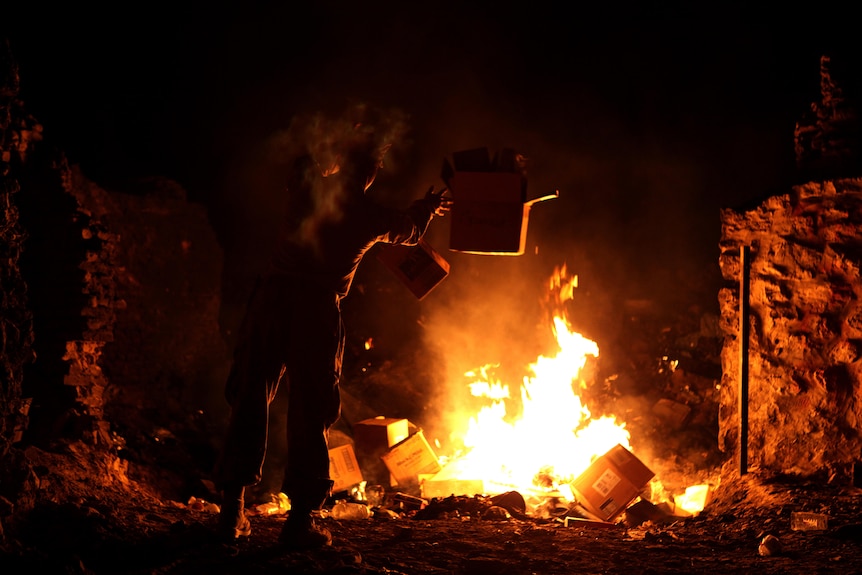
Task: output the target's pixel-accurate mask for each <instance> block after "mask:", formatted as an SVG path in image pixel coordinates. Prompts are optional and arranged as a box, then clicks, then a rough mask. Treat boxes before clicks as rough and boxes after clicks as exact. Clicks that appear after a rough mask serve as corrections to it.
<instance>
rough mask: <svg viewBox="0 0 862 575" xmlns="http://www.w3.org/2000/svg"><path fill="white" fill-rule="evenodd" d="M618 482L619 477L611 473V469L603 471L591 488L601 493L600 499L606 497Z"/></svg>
mask: <svg viewBox="0 0 862 575" xmlns="http://www.w3.org/2000/svg"><path fill="white" fill-rule="evenodd" d="M619 482H620V476H619V475H617V474H616V473H614V472H613V470H612V469H610V468H608V469H605V472H604V473H602V474H601V475H600V476H599V478H598V479H596V482H595V483H593V485H592V487H593V489H595V490H596V492H597V493H601V494H602V497H607V496H608V493H610V492H611V490H612V489H613V488H614V487H616V486H617V484H618V483H619Z"/></svg>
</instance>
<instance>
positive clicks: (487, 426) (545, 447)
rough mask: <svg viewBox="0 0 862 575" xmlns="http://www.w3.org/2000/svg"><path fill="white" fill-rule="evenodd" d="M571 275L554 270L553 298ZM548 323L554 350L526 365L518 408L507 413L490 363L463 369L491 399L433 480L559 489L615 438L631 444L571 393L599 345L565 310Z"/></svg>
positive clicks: (493, 489)
mask: <svg viewBox="0 0 862 575" xmlns="http://www.w3.org/2000/svg"><path fill="white" fill-rule="evenodd" d="M576 282H577V278H574V279H568V280H567V279H566V278H565V268H562V270H558V274H557V276H556V277H555V278H554V279H553V280H552V281H551V286H550V287H551V289H552V290H553V291H554V292H555V294H554V295H555V298H554V299H555V303H561V302H563V301H566V300H567V299H571V297H572V290H573V288H574V286H575V285H576ZM553 323H554V325H553V330H554V334H555V336H556V340H557V344H558V346H559V349H558V351H557V353H556V355H553V356H548V357H546V356H539V358H538V359H537V360H536V362H535V363H533V364H531V365H530V366H529V367H528V372H529V373H528V375H525V376H524V378H523V382H522V383H521V386H520V400H521V409H520V412H519V413H517V414H510V413H508V411H507V404H506V402H505V401H504V400H505V399H507V398H509V397H510V393H509V390H510V388H509V386H508V385H506V384H504V383H502V382H500V381H497V380H495V379H494V378H493V373H494V370H493V367H495V366H485V367H483V368H480V369H476V370H473V371H470V372H468V373H467V374H466V376H467V377H469V378H470V380H471V381H470V383H469V386H470V390H471V392H472V393H473V395H475V396H479V397H486V398H488V399H489V400H491V404H490V405H488V406H486V407H483V408H482V409H481V410H480V411H479V413H478V414H476V415H475V416H473V417H471V418H470V421H469V426H468V428H467V430H466V432H465V434H464V437H463V438H462V441H463V444H464V446H465V447H466V449H467V452H466V453H465V454H464V455H463V456H461V457H460V458H458V459H457V460H455V461H453V462H451V463H449V464H448V465H447V468H446V469H444V470H443V472H441V474H440V475H439V476H438V478H435V479H439V478H441V477H442V478H446V477H448V478H458V479H464V480H475V479H480V480H482V483H483V486H484V491H485V493H488V494H495V493H502V492H505V491H508V490H518V491H521V492H523V493H536V492H555V493H558V494H561V495H563V496H565V495H566V494H570V489H569V488H568V484H569V483H570V482H571V481H572V480H574V479H575V478H576V477H577V476H578V475H580V474H581V473H582V472H583V471H584V470H586V468H587V467H589V466H590V464H591V463H592V462H593V460H594V459H595V458H596V457H598V456H600V455H602V454H604V453H606V452H607V451H608V450H609V449H611V448H612V447H614V446H615V445H617V444H622V445H623V446H625V447H627V448H628V447H629V433H628V431H627V430H626V429H625V425H624V424H621V423H618V422H617V421H616V420H615V418H613V417H600V418H592V417H591V414H590V410H589V409H588V408H587V406H586V405H584V404H583V403H582V402H581V398H580V396H579V395H578V394H577V393H576V390H577V389H580V388H581V387H582V386H583V387H585V386H586V382H584V381H583V380H582V379H581V370H582V369H583V367H584V365H585V364H586V361H587V358H588V356H593V357H598V355H599V349H598V346H597V345H596V343H595V342H593V341H591V340H589V339H587V338H585V337H583V336H582V335H580V334H578V333H574V332H572V331H571V329H570V326H569V323H568V321H567V320H566V319H565V317H563V316H556V317H554V322H553ZM515 416H517V417H515Z"/></svg>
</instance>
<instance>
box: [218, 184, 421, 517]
mask: <svg viewBox="0 0 862 575" xmlns="http://www.w3.org/2000/svg"><path fill="white" fill-rule="evenodd" d="M341 185H342V182H339V180H337V179H335V178H331V179H330V178H326V179H324V180H322V181H318V182H317V183H316V185H315V191H316V192H318V193H317V194H316V195H314V196H313V197H311V199H312V200H315V201H316V206H314V208H313V209H309V210H306V211H305V213H303V214H302V216H303V217H297V215H296V213H295V212H294V213H288V216H287V218H286V219H285V223H284V225H283V228H282V230H280V236H279V241H278V245H277V246H276V249H275V252H274V255H273V258H272V262H271V265H270V268H269V270H268V271H267V272H266V273H264V274H263V275H262V276H261V277H260V278H258V280H257V283H256V285H255V288H254V290H253V293H252V295H251V298H250V300H249V302H248V308H247V310H246V316H245V318H244V320H243V323H242V326H241V328H240V332H239V339H238V343H237V347H236V350H235V352H234V364H233V367H232V370H231V374H230V377H229V379H228V382H227V385H226V389H225V393H226V397H227V400H228V402H229V403H230V405H231V408H232V409H231V418H230V423H229V427H228V435H227V438H226V441H225V446H224V451H223V454H222V459H221V460H220V462H219V466H218V468H217V470H216V471H217V480H219V481H220V482H221V483H222V484H223V485H224V484H233V485H236V484H241V485H253V484H256V483H258V482H259V481H260V480H261V473H262V466H263V460H264V456H265V454H266V444H267V431H268V418H269V406H270V404H271V403H272V401H273V400H274V398H275V395H276V391H277V390H278V387H279V385H288V386H289V388H288V399H287V406H288V407H287V409H288V414H287V464H286V467H285V478H284V492H285V493H286V494H287V496H288V497H289V498H290V500H291V506H292V508H295V509H301V510H311V509H316V508H318V507H319V506H320V504H322V503H323V501H324V500H325V498H326V496H327V495H328V492H329V489H330V488H331V485H332V483H331V481H330V479H329V453H328V449H327V443H326V435H327V432H328V430H329V428H330V427H331V426H332V424H333V423H335V421H336V420H337V419H338V416H339V414H340V409H341V405H340V396H339V390H338V382H339V379H340V377H341V363H342V358H343V353H344V329H343V325H342V319H341V308H340V303H341V300H342V299H343V298H344V297H345V296H346V295H347V293H348V292H349V290H350V286H351V283H352V281H353V277H354V275H355V273H356V270H357V267H358V265H359V263H360V261H361V260H362V257H363V256H364V255H365V253H366V252H367V251H368V250H369V249H370V248H371V247H372V246H373V245H374V244H375V243H377V242H388V243H400V244H406V245H414V244H416V243H417V242H418V241H419V239H420V238H421V237H422V235H424V233H425V231H426V229H427V227H428V224H429V223H430V221H431V218H432V216H433V211H434V206H433V205H431V203H430V202H428V201H427V200H424V199H423V200H417V201H416V202H414V203H413V204H412V205H411V206H410V208H408V209H407V210H405V211H400V210H394V209H389V208H385V207H382V206H380V205H377V204H375V203H373V202H371V201H370V200H368V199H367V198H366V197H365V195H364V193H362V192H364V188H363V189H359V190H356V189H353V190H345V189H344V188H342V187H340V186H341ZM308 200H309V198H306V202H305V203H306V204H308Z"/></svg>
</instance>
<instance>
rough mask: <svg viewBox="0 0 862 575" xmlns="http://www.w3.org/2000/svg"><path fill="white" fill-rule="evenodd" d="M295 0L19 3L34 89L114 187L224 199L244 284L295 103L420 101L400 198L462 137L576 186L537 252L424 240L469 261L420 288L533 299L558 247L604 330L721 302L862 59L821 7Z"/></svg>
mask: <svg viewBox="0 0 862 575" xmlns="http://www.w3.org/2000/svg"><path fill="white" fill-rule="evenodd" d="M294 4H296V3H286V2H285V3H255V2H249V3H246V4H244V5H243V7H236V6H235V7H232V8H219V7H215V6H214V5H204V4H200V5H199V6H196V7H193V8H183V7H178V6H179V4H178V5H174V6H171V7H170V8H160V7H159V4H158V3H155V4H154V3H149V4H139V5H132V6H130V5H123V6H122V7H120V6H119V5H118V6H117V7H116V8H112V9H98V10H97V9H81V8H75V9H74V11H72V9H71V8H62V9H55V11H54V12H51V13H50V14H51V16H50V17H46V13H45V12H40V10H39V9H38V7H33V6H30V7H19V8H17V9H16V10H18V13H15V14H14V16H13V17H12V18H11V20H7V22H9V21H11V22H15V23H16V24H15V25H13V26H12V27H11V31H10V32H9V37H10V38H11V42H12V46H11V47H12V51H13V55H14V56H15V57H16V58H17V60H18V62H19V66H20V76H21V89H22V92H21V96H22V98H23V100H24V102H25V104H26V106H27V107H28V109H29V110H30V112H31V113H32V114H34V115H35V116H36V117H37V118H38V119H39V120H40V121H41V122H42V123H43V124H44V126H45V133H46V136H47V137H48V138H49V139H50V140H51V141H52V142H54V143H55V144H56V145H58V146H59V147H60V148H61V149H63V150H65V152H66V154H67V156H68V157H69V159H70V161H71V162H73V163H76V164H78V165H80V166H81V168H82V170H83V171H84V173H85V175H87V176H88V177H90V178H91V179H93V180H95V181H96V182H97V183H101V184H102V185H103V186H105V187H113V188H116V189H123V187H124V185H125V183H126V182H128V181H129V180H131V179H134V178H136V177H140V176H148V175H160V176H165V177H170V178H173V179H175V180H177V181H178V182H179V183H180V184H181V185H183V187H184V188H185V189H186V190H187V192H188V197H189V198H190V199H191V200H193V201H196V202H200V203H202V204H204V205H205V206H207V208H208V209H209V211H210V216H211V220H212V222H213V226H214V227H215V229H216V232H217V235H218V237H219V239H220V241H221V242H222V244H223V247H224V249H225V253H226V278H228V279H227V280H226V283H227V284H230V283H231V281H232V280H231V278H232V277H233V281H235V282H236V283H238V284H241V283H242V282H244V281H245V280H246V279H247V277H248V276H250V275H251V274H252V273H253V270H254V268H255V265H256V264H255V262H256V258H257V256H258V255H259V254H260V253H262V251H263V250H264V249H265V245H266V239H267V237H268V236H267V233H268V232H267V231H266V230H268V229H269V228H270V226H269V224H270V223H272V217H273V216H272V212H273V210H272V206H274V205H276V204H277V202H276V200H275V199H276V198H277V197H278V193H279V191H280V186H281V181H280V179H279V174H280V172H279V168H278V166H277V165H276V164H277V162H274V161H273V159H272V157H271V156H270V155H269V154H268V153H267V142H268V141H269V140H270V139H271V138H272V137H273V136H274V135H275V134H277V133H278V132H279V131H280V130H283V129H285V128H286V127H287V126H288V125H289V123H290V120H291V118H292V117H294V115H296V114H305V113H310V112H315V111H318V110H323V111H335V110H339V109H341V108H342V107H343V106H344V105H345V104H346V103H347V102H349V101H364V102H368V103H371V104H374V105H379V106H384V107H397V108H399V109H401V110H404V111H405V112H407V113H408V114H409V115H410V117H411V126H412V132H411V134H410V140H409V141H407V142H404V145H403V146H402V147H400V148H398V147H396V148H395V149H393V152H392V161H391V162H390V163H389V164H387V167H386V169H385V170H384V173H383V174H381V176H380V179H379V182H378V188H380V189H381V192H379V193H381V194H382V196H383V197H384V198H386V199H388V200H393V199H394V198H401V199H405V200H409V199H412V198H414V197H417V196H418V195H419V194H421V193H423V192H424V190H425V189H427V187H428V186H429V185H431V184H436V185H440V184H441V183H442V182H441V180H440V177H439V172H440V167H441V164H442V161H443V159H444V158H445V157H447V156H448V155H449V154H451V153H452V152H455V151H458V150H464V149H468V148H473V147H480V146H488V147H489V148H491V149H492V150H495V149H498V148H500V147H510V148H514V149H516V150H517V151H519V152H521V153H523V154H525V155H527V156H528V157H529V158H530V160H531V164H530V172H529V188H528V194H529V195H532V196H541V195H545V194H546V193H549V192H552V191H553V190H559V193H560V197H559V198H558V199H556V200H552V201H548V202H544V203H540V204H537V205H536V206H535V207H534V208H533V210H532V213H531V215H530V222H529V236H528V241H527V253H526V254H525V255H524V256H520V257H516V258H511V257H510V258H505V257H504V258H499V257H498V258H494V257H488V256H466V255H464V254H456V253H451V252H449V251H448V249H447V236H446V226H447V225H448V224H447V222H446V221H445V220H439V221H435V223H434V224H432V231H431V232H430V233H429V239H430V241H431V243H432V245H434V246H435V247H436V248H437V249H438V251H440V252H441V253H442V254H443V255H444V257H446V258H447V259H449V260H450V263H451V264H452V270H451V272H450V277H449V278H448V279H447V280H446V282H444V284H443V285H441V287H440V288H438V290H437V291H435V292H434V293H432V295H430V296H429V297H428V298H427V299H426V300H424V302H423V305H429V306H430V305H434V304H435V303H440V304H442V307H443V308H444V309H446V310H447V311H448V312H449V313H452V312H453V311H454V313H458V314H459V317H462V318H463V317H464V316H463V314H462V313H461V312H459V311H458V310H459V309H460V307H459V306H469V309H470V310H472V311H471V312H470V313H471V314H482V313H485V310H486V309H487V308H486V306H490V305H493V306H498V307H497V309H500V308H501V307H502V308H507V309H508V308H512V307H517V306H513V305H512V302H511V301H507V298H518V299H517V301H525V300H529V301H532V300H533V299H535V296H534V294H533V290H537V289H540V288H542V286H543V285H544V278H545V277H546V276H547V275H548V274H549V273H550V272H551V270H552V269H553V267H555V266H556V265H559V264H562V263H566V264H567V265H568V266H569V268H570V271H572V272H573V273H577V274H578V275H579V283H580V289H581V290H582V292H583V293H584V294H592V297H594V298H595V301H596V305H595V306H588V307H591V309H593V311H594V312H595V313H596V314H597V315H598V316H600V317H598V318H597V319H593V320H592V323H601V322H602V321H604V319H605V318H602V317H601V316H602V314H613V313H614V312H613V311H609V310H613V309H614V307H615V306H618V305H619V304H620V302H623V301H627V300H632V299H635V300H636V299H660V300H662V301H664V302H665V303H668V304H669V305H676V300H680V301H682V300H685V299H686V298H688V297H689V295H687V294H691V293H695V294H696V295H695V296H694V297H695V298H700V302H701V303H702V304H703V305H704V307H705V309H706V310H707V311H715V312H717V309H718V306H717V299H716V291H715V290H716V289H717V285H718V283H717V282H719V278H718V255H719V251H718V240H719V235H720V221H719V213H720V210H721V209H722V208H727V207H734V208H735V207H741V206H748V205H756V203H758V202H759V201H760V200H762V199H764V198H766V197H768V196H769V195H772V194H775V193H784V192H786V191H788V186H790V185H791V184H792V183H794V182H795V180H794V178H795V177H796V176H795V173H794V156H793V129H794V123H795V122H796V121H797V120H799V119H800V118H801V116H802V114H803V113H804V112H805V111H806V110H807V109H808V107H809V105H810V104H811V103H812V102H814V101H817V100H819V97H820V93H819V80H820V79H819V59H820V56H821V55H823V54H828V55H831V56H832V57H833V60H835V62H836V66H842V67H843V70H842V73H843V74H846V75H847V76H846V77H850V78H855V77H856V76H855V75H854V73H858V71H859V70H860V68H859V67H858V66H855V63H854V62H853V61H852V60H850V59H849V58H850V55H854V57H855V52H850V51H848V47H849V46H850V45H851V44H852V42H853V36H852V35H844V34H842V33H841V32H839V31H838V28H835V27H834V26H831V25H824V23H822V22H821V23H819V24H818V25H816V26H815V25H813V24H810V23H809V22H808V21H807V20H806V18H805V17H799V18H796V23H792V22H782V24H781V26H779V22H778V19H777V17H776V20H775V23H774V24H771V25H769V26H766V25H746V24H744V23H743V22H744V21H743V20H742V19H741V18H740V17H737V15H735V14H727V15H722V14H720V13H710V14H706V12H707V11H706V9H701V10H700V13H699V14H684V13H683V14H682V15H677V14H671V12H670V10H667V11H666V13H662V12H661V11H654V12H652V13H647V12H646V10H645V9H643V8H640V9H637V10H635V11H633V12H631V11H630V12H626V11H625V10H624V6H620V5H617V6H615V7H613V8H609V9H606V10H597V9H593V10H592V11H589V12H584V11H582V10H579V9H577V8H571V9H568V10H563V9H562V8H545V9H542V5H541V4H536V3H529V6H519V5H513V6H511V7H509V8H505V7H504V4H490V3H489V4H482V5H481V7H479V6H477V5H475V4H473V5H471V6H472V7H468V6H464V5H460V4H459V3H454V2H453V3H448V2H437V3H426V4H420V5H417V4H416V3H408V2H402V3H393V2H382V3H381V2H331V1H325V2H312V3H307V5H304V6H302V7H301V8H297V7H296V6H294ZM264 5H266V6H267V7H263V6H264ZM186 6H188V5H186ZM56 10H60V11H62V10H66V11H68V12H67V13H62V12H57V11H56ZM106 10H107V11H106ZM800 16H804V15H800ZM832 17H834V18H835V19H836V22H838V21H840V20H841V19H842V18H841V15H840V14H836V13H834V12H833V13H832ZM857 75H858V74H857ZM393 189H398V190H401V191H402V192H401V194H402V195H401V196H398V195H397V194H394V193H391V192H390V190H393ZM367 267H369V269H373V268H374V264H369V265H368V266H367ZM513 278H517V279H513ZM522 280H523V284H522V283H521V281H522ZM226 290H227V291H226V293H228V294H230V293H234V292H231V288H230V287H227V288H226ZM239 292H241V290H236V293H239ZM489 293H491V294H498V293H499V294H504V295H499V296H496V295H491V296H489ZM597 294H603V295H602V297H598V295H597ZM227 299H229V298H227ZM408 299H409V297H408ZM477 301H481V302H482V303H476V302H477ZM468 302H470V303H468ZM687 303H688V302H685V305H687ZM411 305H412V304H411ZM528 307H529V306H528ZM477 310H478V311H477ZM461 311H463V310H461ZM489 313H492V312H490V311H489ZM469 317H472V316H469ZM513 321H515V322H521V321H522V318H518V319H515V320H513Z"/></svg>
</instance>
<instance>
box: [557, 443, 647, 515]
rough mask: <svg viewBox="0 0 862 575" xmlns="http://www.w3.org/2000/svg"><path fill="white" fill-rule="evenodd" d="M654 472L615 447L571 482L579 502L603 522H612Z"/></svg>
mask: <svg viewBox="0 0 862 575" xmlns="http://www.w3.org/2000/svg"><path fill="white" fill-rule="evenodd" d="M653 477H655V473H653V472H652V471H651V470H650V469H649V468H648V467H647V466H646V465H644V464H643V463H642V462H641V460H639V459H638V458H637V457H635V456H634V454H633V453H632V452H630V451H629V450H628V449H626V448H625V447H623V446H622V445H616V446H615V447H613V448H611V449H610V450H609V451H608V452H607V453H605V454H604V455H602V456H601V457H599V458H598V459H596V460H595V461H594V462H593V463H592V464H591V465H590V466H589V467H588V468H587V470H586V471H584V472H583V473H582V474H581V475H579V476H578V477H577V479H575V480H574V481H573V482H572V488H573V490H574V492H575V496H576V497H577V499H578V503H580V504H581V506H582V507H583V508H584V509H585V510H586V511H588V512H589V513H591V514H592V515H594V516H595V517H596V518H597V519H601V520H602V521H611V520H612V519H614V518H615V517H617V516H618V515H620V514H621V513H622V512H623V511H625V509H626V507H627V506H628V504H629V503H631V502H632V501H633V500H634V499H635V498H636V497H637V496H638V495H640V493H641V491H642V490H643V489H644V487H646V485H647V484H648V483H649V482H650V480H651V479H652V478H653Z"/></svg>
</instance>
